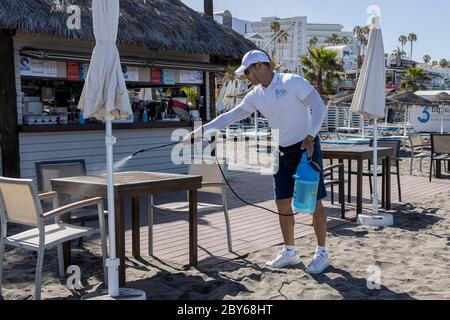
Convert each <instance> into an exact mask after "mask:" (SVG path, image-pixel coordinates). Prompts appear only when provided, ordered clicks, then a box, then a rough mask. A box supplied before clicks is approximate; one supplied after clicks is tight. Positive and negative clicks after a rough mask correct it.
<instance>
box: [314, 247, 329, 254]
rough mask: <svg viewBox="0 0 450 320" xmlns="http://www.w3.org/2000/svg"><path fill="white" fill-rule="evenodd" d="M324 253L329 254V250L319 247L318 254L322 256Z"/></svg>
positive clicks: (317, 248)
mask: <svg viewBox="0 0 450 320" xmlns="http://www.w3.org/2000/svg"><path fill="white" fill-rule="evenodd" d="M322 253H327V249H325V247H322V246H317V247H316V254H322Z"/></svg>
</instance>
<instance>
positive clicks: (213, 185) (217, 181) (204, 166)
mask: <svg viewBox="0 0 450 320" xmlns="http://www.w3.org/2000/svg"><path fill="white" fill-rule="evenodd" d="M221 167H222V170H223V171H224V173H225V175H226V174H227V166H226V164H221ZM188 174H190V175H197V176H202V177H203V180H202V188H201V189H199V192H204V193H212V194H221V195H222V204H211V203H198V209H197V211H198V212H199V213H203V212H208V211H211V210H217V209H222V210H223V212H224V216H225V224H226V229H227V239H228V250H229V251H230V252H232V251H233V245H232V238H231V226H230V217H229V215H228V202H227V184H226V183H225V180H224V178H223V176H222V173H221V172H220V169H219V167H218V165H217V160H216V159H214V158H203V159H202V163H201V164H195V162H194V164H191V165H190V166H189V172H188ZM154 210H159V211H162V212H172V213H181V214H188V213H189V202H172V203H167V204H163V205H154V199H153V196H150V197H149V215H148V235H149V236H148V241H149V243H148V250H149V255H153V217H154Z"/></svg>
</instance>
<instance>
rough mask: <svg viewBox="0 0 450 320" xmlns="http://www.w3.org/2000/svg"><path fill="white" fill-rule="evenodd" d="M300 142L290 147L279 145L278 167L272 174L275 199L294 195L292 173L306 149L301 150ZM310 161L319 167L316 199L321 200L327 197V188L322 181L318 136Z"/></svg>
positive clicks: (321, 160) (288, 197)
mask: <svg viewBox="0 0 450 320" xmlns="http://www.w3.org/2000/svg"><path fill="white" fill-rule="evenodd" d="M302 144H303V141H302V142H299V143H297V144H295V145H293V146H290V147H281V146H280V161H279V169H278V172H277V173H276V174H275V175H274V176H273V178H274V179H273V181H274V191H275V199H276V200H287V199H290V198H292V197H293V196H294V184H295V179H294V175H295V173H296V171H297V167H298V165H299V164H300V161H301V158H302V155H303V152H306V150H301V147H302ZM312 161H314V162H316V163H317V164H318V165H319V166H320V169H321V172H320V181H319V190H318V192H317V200H322V199H324V198H326V197H327V190H326V189H325V184H324V181H323V157H322V150H321V148H320V139H319V137H316V140H315V144H314V154H313V156H312Z"/></svg>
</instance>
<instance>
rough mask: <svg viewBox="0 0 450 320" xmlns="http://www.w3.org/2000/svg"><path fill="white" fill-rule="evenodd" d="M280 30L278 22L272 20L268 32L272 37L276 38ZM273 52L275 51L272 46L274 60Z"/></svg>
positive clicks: (274, 47) (273, 54) (273, 53)
mask: <svg viewBox="0 0 450 320" xmlns="http://www.w3.org/2000/svg"><path fill="white" fill-rule="evenodd" d="M280 30H281V24H280V22H278V21H276V20H274V21H272V22H271V23H270V31H271V32H272V36H273V37H276V36H277V35H278V33H279V32H280ZM275 51H276V45H275V44H274V45H273V47H272V58H273V59H275Z"/></svg>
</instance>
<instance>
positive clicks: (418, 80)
mask: <svg viewBox="0 0 450 320" xmlns="http://www.w3.org/2000/svg"><path fill="white" fill-rule="evenodd" d="M406 70H407V71H406V73H405V74H403V76H402V77H403V80H402V82H401V88H402V89H403V90H407V91H411V92H416V91H418V90H424V89H426V87H425V86H424V85H423V82H424V81H427V80H430V78H429V77H428V75H427V70H425V69H422V68H417V67H408V68H407V69H406Z"/></svg>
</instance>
